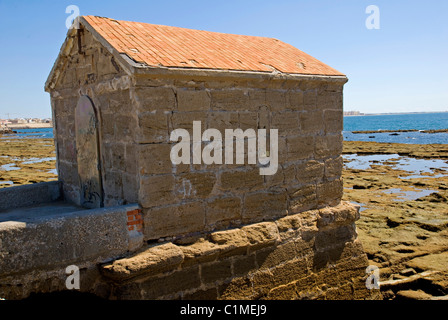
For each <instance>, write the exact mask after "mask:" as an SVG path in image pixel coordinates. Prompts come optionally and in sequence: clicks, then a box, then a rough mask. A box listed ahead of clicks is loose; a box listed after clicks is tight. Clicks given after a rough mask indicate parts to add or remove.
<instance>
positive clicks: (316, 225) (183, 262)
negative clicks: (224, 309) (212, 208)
mask: <svg viewBox="0 0 448 320" xmlns="http://www.w3.org/2000/svg"><path fill="white" fill-rule="evenodd" d="M358 209H359V207H355V206H353V205H351V204H348V203H341V204H340V205H338V206H336V207H332V208H326V209H322V210H311V211H306V212H303V213H300V214H295V215H290V216H287V217H283V218H280V219H278V220H276V221H271V222H260V223H255V224H249V225H246V226H244V227H242V228H233V229H229V230H224V231H216V232H212V233H210V234H208V235H207V236H206V237H202V238H195V239H194V240H192V239H190V242H188V241H182V242H174V243H173V242H165V243H162V244H156V245H150V246H147V247H145V248H142V249H141V251H140V252H139V253H137V254H136V255H134V256H131V257H128V258H124V259H119V260H116V261H114V262H113V263H108V264H105V265H103V266H102V267H101V273H102V274H103V275H104V276H105V279H108V281H107V282H108V283H109V285H110V296H109V297H108V298H109V299H134V300H140V299H169V300H171V299H186V300H190V299H207V300H214V299H251V300H254V299H281V300H290V299H329V300H339V299H340V300H346V299H369V298H371V299H374V298H376V297H377V296H378V294H379V293H378V291H377V290H372V291H370V290H368V289H366V286H365V279H366V278H367V275H366V273H365V270H366V267H367V264H368V261H367V257H366V255H365V254H364V252H363V249H362V245H361V244H360V243H359V241H358V240H357V235H356V228H355V225H354V222H355V220H357V219H358V217H359V213H358Z"/></svg>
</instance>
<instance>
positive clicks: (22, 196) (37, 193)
mask: <svg viewBox="0 0 448 320" xmlns="http://www.w3.org/2000/svg"><path fill="white" fill-rule="evenodd" d="M60 197H61V183H60V182H59V181H49V182H40V183H34V184H27V185H23V186H17V187H10V188H3V189H0V211H3V210H8V209H14V208H20V207H26V206H31V205H36V204H41V203H45V202H51V201H55V200H57V199H59V198H60Z"/></svg>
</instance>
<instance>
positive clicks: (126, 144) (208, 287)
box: [45, 16, 367, 299]
mask: <svg viewBox="0 0 448 320" xmlns="http://www.w3.org/2000/svg"><path fill="white" fill-rule="evenodd" d="M75 25H76V27H73V28H72V29H71V30H70V31H69V33H68V35H67V38H66V40H65V42H64V44H63V46H62V48H61V51H60V54H59V56H58V58H57V60H56V62H55V64H54V67H53V69H52V71H51V73H50V75H49V77H48V80H47V82H46V84H45V90H46V91H47V92H49V93H50V95H51V104H52V111H53V121H54V129H55V131H54V132H55V141H56V150H57V169H58V173H59V179H60V181H61V184H62V189H63V195H64V198H65V199H66V200H67V201H70V202H72V203H75V204H77V205H80V206H84V207H87V208H99V207H113V206H120V205H126V204H134V203H136V204H138V205H139V208H140V209H138V210H137V211H136V212H138V213H140V212H141V217H142V218H141V220H138V221H137V222H136V224H137V225H136V231H137V233H139V234H141V237H142V239H143V240H142V241H143V243H144V244H145V243H154V241H158V242H159V243H160V242H162V244H161V245H157V246H156V247H152V248H150V249H149V250H150V251H149V252H150V253H148V252H146V253H145V252H143V257H142V256H140V257H139V256H138V255H137V256H135V257H130V258H129V257H128V258H126V259H123V260H117V261H115V262H113V263H111V264H110V265H109V266H106V267H103V272H104V274H105V275H106V276H107V277H109V278H110V279H112V281H113V283H114V285H113V287H114V288H115V289H113V292H114V296H115V297H116V298H160V297H162V298H179V297H180V298H192V297H207V298H209V297H212V298H235V297H236V298H254V299H255V298H260V297H265V298H266V297H268V298H288V299H290V298H303V297H305V298H307V297H322V294H323V292H325V293H324V295H327V296H326V297H327V298H331V297H336V298H338V297H339V298H340V297H346V298H347V297H348V298H360V297H366V296H367V293H366V289H365V287H364V283H363V280H362V279H365V268H366V267H367V259H366V256H365V254H364V251H363V249H362V246H361V244H360V243H359V241H358V239H357V234H356V227H355V224H354V222H355V220H356V219H358V217H359V214H358V208H357V207H355V206H353V205H351V204H349V203H344V202H341V198H342V195H343V186H342V179H341V173H342V166H343V161H342V157H341V152H342V134H341V131H342V121H343V111H342V93H343V86H344V84H345V83H346V82H347V78H346V76H345V75H343V74H342V73H340V72H339V71H336V70H335V69H333V68H331V67H329V66H327V65H325V64H324V63H322V62H320V61H318V60H317V59H315V58H313V57H311V56H309V55H308V54H306V53H304V52H302V51H300V50H298V49H296V48H294V47H293V46H291V45H288V44H286V43H283V42H281V41H279V40H276V39H271V38H264V37H253V36H243V35H233V34H223V33H216V32H207V31H198V30H189V29H184V28H178V27H169V26H161V25H151V24H146V23H137V22H128V21H117V20H113V19H109V18H102V17H97V16H83V17H80V18H79V19H78V20H77V23H75ZM194 121H200V123H201V130H202V132H204V131H205V130H206V129H210V128H213V129H217V130H219V131H220V132H222V133H223V134H224V132H225V130H226V129H234V130H235V129H242V130H247V129H254V130H258V129H266V130H267V132H271V131H270V130H271V129H277V130H278V131H277V132H278V168H277V171H276V173H275V174H272V175H261V174H260V167H262V164H260V163H255V164H253V163H249V162H248V159H247V156H246V158H245V161H244V163H239V164H235V163H236V162H234V163H233V164H226V163H224V162H223V163H212V164H204V162H201V163H193V161H191V162H190V163H180V164H173V162H172V161H171V158H170V152H171V150H172V148H173V146H174V145H176V144H177V141H173V140H172V139H171V134H172V132H173V131H174V130H176V129H186V130H187V131H188V132H189V133H190V134H193V122H194ZM268 135H269V134H268ZM270 138H272V136H271V137H270ZM246 142H247V143H248V141H246ZM205 145H207V141H204V142H202V143H201V148H203V147H204V146H205ZM191 147H192V148H191V150H194V145H193V142H191ZM223 149H224V148H223ZM246 150H247V149H246ZM271 151H272V150H271ZM191 152H192V153H193V151H191ZM223 154H224V150H223ZM191 157H193V154H192V155H191ZM138 216H139V217H140V215H138ZM198 239H200V240H198ZM162 248H165V249H166V250H165V249H164V250H162ZM142 250H143V249H142ZM155 256H158V257H159V258H157V259H156V258H154V257H155ZM148 257H152V258H148ZM142 259H143V260H142ZM136 261H137V262H136ZM142 261H143V262H142ZM154 261H156V262H154ZM167 261H168V262H167ZM158 263H160V264H162V265H163V267H160V265H159V264H158ZM167 263H168V264H167ZM154 265H156V267H155V266H154ZM135 266H137V269H133V268H135ZM145 266H146V267H145ZM145 268H146V269H145ZM145 270H146V271H145ZM167 270H168V271H167ZM198 270H199V271H198ZM218 271H219V272H218ZM213 272H218V273H219V274H214V273H213ZM142 274H143V275H144V277H146V278H145V279H149V280H147V281H146V280H141V279H140V280H138V281H137V282H134V283H132V284H130V282H129V279H130V278H135V277H138V276H141V275H142ZM313 274H314V275H313ZM165 276H166V277H167V278H164V277H165ZM148 277H149V278H148ZM363 277H364V278H363ZM161 279H165V280H163V281H162V280H161ZM176 279H177V280H176ZM179 279H188V281H186V280H185V281H186V282H182V281H183V280H182V281H179ZM300 279H301V281H302V282H298V281H299V280H300ZM319 279H321V280H322V279H323V280H322V281H320V280H319ZM353 279H357V280H356V281H354V280H353ZM319 281H320V282H319ZM192 282H194V283H192ZM311 282H312V283H311ZM180 283H182V288H178V287H176V286H179V285H180ZM157 284H159V285H157ZM299 284H300V286H301V288H302V291H300V290H298V286H299ZM323 284H326V285H323ZM171 285H172V286H173V287H175V288H171V287H170V286H171ZM283 286H286V287H285V288H284V289H285V290H283V289H281V290H278V288H283ZM287 286H289V287H287ZM291 286H292V287H291ZM159 287H160V288H159ZM168 287H169V288H168ZM156 288H159V289H160V291H157V290H156ZM291 288H292V289H291ZM310 288H312V289H310ZM329 288H330V289H332V290H333V291H331V290H330V291H328V290H327V289H329ZM355 288H356V290H355ZM288 290H289V291H288ZM291 290H292V291H291ZM310 290H311V291H310ZM299 291H300V292H302V293H303V292H309V294H310V295H307V294H304V296H300V294H299V295H298V292H299ZM310 292H313V294H311V293H310ZM330 293H331V294H330Z"/></svg>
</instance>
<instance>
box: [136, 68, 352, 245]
mask: <svg viewBox="0 0 448 320" xmlns="http://www.w3.org/2000/svg"><path fill="white" fill-rule="evenodd" d="M344 83H345V79H343V81H341V79H338V80H337V81H336V80H334V79H329V78H327V79H309V78H303V79H296V80H284V79H283V80H282V79H270V80H263V79H262V78H260V77H258V78H255V79H237V78H236V79H235V78H234V79H225V78H224V79H223V78H220V77H218V76H215V77H213V76H209V77H202V78H201V77H198V76H191V75H190V76H188V75H179V76H177V77H176V76H170V77H163V76H157V75H156V76H148V75H146V76H140V77H137V79H136V85H135V87H133V88H132V89H131V100H132V104H133V105H134V107H133V109H134V110H136V111H137V116H138V121H139V124H138V130H137V135H136V137H137V142H138V161H139V162H138V168H139V169H138V171H139V173H140V175H141V176H140V184H139V187H138V189H139V204H140V205H141V206H142V207H143V208H144V210H143V213H144V221H145V231H144V232H145V238H146V239H148V240H150V239H158V238H166V237H170V236H179V235H185V234H188V233H191V232H196V231H211V230H215V229H222V228H226V227H231V226H237V225H241V224H247V223H252V222H258V221H263V220H272V219H275V218H278V217H282V216H286V215H289V214H294V213H298V212H301V211H304V210H308V209H314V208H319V207H324V206H328V205H335V204H337V203H339V201H340V199H341V197H342V192H343V190H342V180H341V170H342V157H341V151H342V135H341V131H342V89H343V85H344ZM193 121H201V124H202V132H203V131H204V130H206V129H208V128H214V129H218V130H219V131H220V132H221V133H222V134H223V136H224V130H225V129H236V128H241V129H242V130H246V129H249V128H251V129H254V130H257V129H263V128H264V129H267V130H269V129H278V135H279V150H278V157H279V168H278V171H277V173H276V174H274V175H271V176H268V175H266V176H262V175H260V174H259V167H258V166H257V165H247V164H245V165H236V164H211V165H205V164H202V165H198V164H189V165H188V164H180V165H173V164H172V163H171V161H170V150H171V147H172V146H173V144H174V143H177V142H171V141H170V134H171V132H172V131H173V130H175V129H178V128H182V129H186V130H188V131H189V132H190V135H192V125H193ZM245 151H246V152H247V147H246V149H245ZM223 154H224V151H223ZM246 159H247V156H246ZM190 163H192V162H190ZM245 163H247V160H246V162H245Z"/></svg>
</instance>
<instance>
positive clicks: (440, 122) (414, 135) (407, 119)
mask: <svg viewBox="0 0 448 320" xmlns="http://www.w3.org/2000/svg"><path fill="white" fill-rule="evenodd" d="M407 129H416V130H437V129H448V112H442V113H422V114H395V115H373V116H352V117H344V131H343V136H344V139H345V140H347V141H376V142H397V143H412V144H434V143H443V144H448V133H422V132H398V135H395V134H393V135H391V132H384V133H366V134H354V133H352V131H364V130H407ZM8 136H9V137H11V136H14V137H23V138H53V128H42V129H22V130H17V134H16V135H8ZM6 138H7V136H4V137H3V138H2V139H6Z"/></svg>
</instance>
